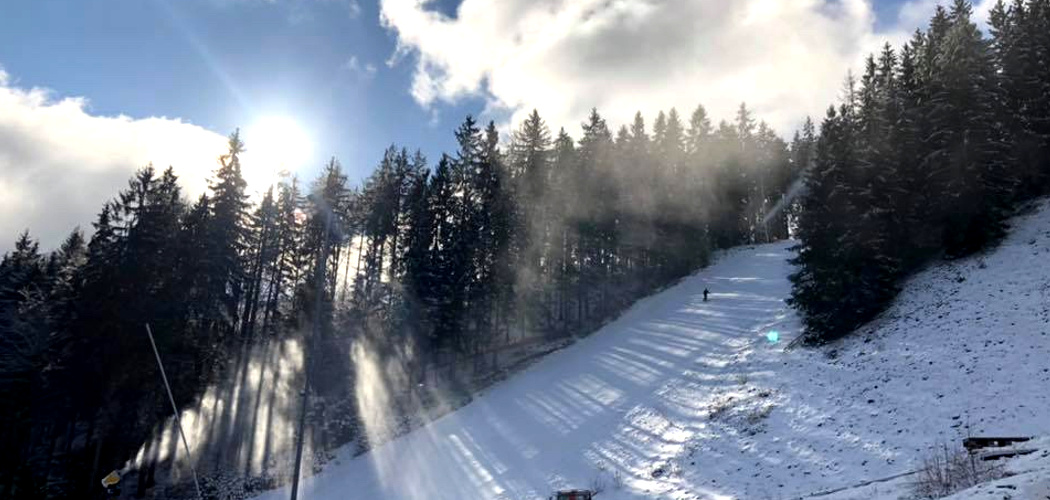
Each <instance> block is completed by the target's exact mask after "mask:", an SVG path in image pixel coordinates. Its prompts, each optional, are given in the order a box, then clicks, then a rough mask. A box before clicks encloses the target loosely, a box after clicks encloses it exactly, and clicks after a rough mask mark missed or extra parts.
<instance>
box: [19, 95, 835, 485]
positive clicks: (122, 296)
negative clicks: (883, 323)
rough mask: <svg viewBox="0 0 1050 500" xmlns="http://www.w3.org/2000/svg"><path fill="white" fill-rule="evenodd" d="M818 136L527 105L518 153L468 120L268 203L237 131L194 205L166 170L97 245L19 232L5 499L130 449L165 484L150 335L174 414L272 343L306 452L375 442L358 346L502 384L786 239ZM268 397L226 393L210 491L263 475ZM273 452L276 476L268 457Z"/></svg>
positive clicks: (109, 213)
mask: <svg viewBox="0 0 1050 500" xmlns="http://www.w3.org/2000/svg"><path fill="white" fill-rule="evenodd" d="M810 129H811V127H810ZM811 136H812V133H811V130H810V133H809V135H806V136H804V137H797V138H796V141H795V143H793V145H791V146H789V145H788V144H787V143H786V142H785V141H783V140H782V139H780V138H779V137H777V135H776V134H775V133H774V132H773V131H772V130H771V129H770V128H769V127H768V126H767V125H765V124H764V123H762V122H759V121H757V120H756V119H755V118H754V116H753V114H752V112H751V111H750V110H749V109H747V107H746V106H744V105H741V106H740V108H739V111H738V113H737V116H736V117H735V119H734V120H732V121H722V122H719V123H718V124H717V125H713V124H712V121H711V119H710V117H708V115H707V113H706V111H705V109H704V108H703V107H702V106H701V107H697V108H696V110H695V111H694V112H692V113H691V115H690V116H689V118H688V120H687V121H684V120H683V118H682V117H680V116H679V114H678V112H677V111H676V110H674V109H671V110H669V111H667V112H662V111H661V112H660V113H659V114H658V115H657V116H656V118H655V120H654V121H653V124H652V126H651V129H648V128H647V127H646V123H645V120H644V119H643V117H642V115H641V114H640V113H638V114H637V115H636V116H635V117H634V120H633V121H632V122H630V123H629V125H626V126H623V127H620V128H618V129H617V130H616V131H615V132H614V131H613V130H612V129H611V128H610V127H609V125H608V124H607V122H606V120H605V119H604V118H603V117H602V116H601V115H599V113H598V112H597V111H596V110H594V111H592V112H591V113H590V115H589V116H588V118H587V119H586V121H585V122H584V123H583V125H582V130H581V134H580V137H579V139H574V138H572V137H571V136H570V135H569V134H568V133H567V132H566V131H565V130H564V129H562V130H559V131H558V132H557V133H552V132H551V130H550V129H549V128H548V126H547V125H546V124H545V122H544V121H543V119H542V118H540V116H539V114H538V113H537V112H535V111H533V112H532V113H531V114H530V115H529V116H528V117H527V118H526V119H525V120H524V121H523V122H522V123H521V124H520V125H519V127H518V128H517V129H516V130H515V131H514V132H513V133H512V134H511V135H510V136H509V137H500V134H499V133H498V132H497V130H496V127H495V125H494V124H493V123H491V122H490V123H488V124H487V125H486V126H481V125H479V124H478V123H477V122H476V121H475V120H474V119H473V118H472V117H467V118H466V120H465V121H464V122H463V123H462V125H460V126H459V127H458V128H457V129H456V130H455V140H456V145H457V148H456V150H455V151H454V152H453V153H451V154H445V155H441V157H440V158H438V159H437V162H436V163H430V162H428V160H427V159H426V158H425V157H424V156H423V155H422V154H421V153H419V152H418V151H417V152H415V153H410V152H409V151H408V150H407V149H404V148H399V147H396V146H391V147H389V148H388V149H386V150H385V152H384V153H383V155H382V158H381V160H380V162H379V164H378V166H377V167H376V168H375V170H374V171H373V172H372V173H371V175H369V176H368V177H367V178H366V179H364V181H363V182H362V183H361V185H360V186H356V187H355V186H352V185H351V183H350V182H349V180H348V178H347V176H346V175H345V173H344V172H343V170H342V167H341V165H340V164H339V163H338V161H336V160H335V159H333V160H331V161H329V162H328V163H327V164H326V165H325V166H324V167H323V169H322V170H321V172H320V174H319V176H318V177H317V178H316V179H315V180H314V181H313V182H312V183H311V184H310V185H309V186H303V185H301V184H300V182H299V181H298V180H297V179H296V178H295V177H285V178H283V180H282V181H281V182H278V183H275V184H274V185H273V186H271V187H269V188H268V189H267V190H266V191H265V193H263V194H262V196H261V199H259V200H258V201H257V202H255V201H252V199H251V198H250V197H249V196H248V194H247V192H248V186H247V185H246V183H245V181H244V177H243V175H242V168H250V166H242V164H241V157H242V156H243V153H244V151H245V150H246V149H245V148H246V145H245V144H244V143H243V142H242V141H241V139H240V136H239V134H238V133H237V132H235V133H233V134H232V135H231V136H230V137H229V141H228V148H227V151H226V152H225V153H223V154H222V155H221V156H219V158H218V166H217V168H216V170H215V171H214V174H213V176H212V179H211V181H210V184H209V189H208V191H207V192H206V193H205V194H203V195H201V196H200V197H198V198H196V199H194V200H188V199H187V198H186V196H185V195H184V193H183V192H182V190H181V188H180V186H179V183H178V179H177V176H176V175H175V172H174V170H173V169H172V168H170V167H169V168H167V169H164V170H162V171H160V170H158V169H156V168H154V167H153V166H152V165H150V166H146V167H144V168H142V169H141V170H139V171H138V172H137V173H135V175H134V176H132V178H131V179H130V180H129V181H128V185H127V187H126V188H125V189H123V190H121V191H120V193H119V194H118V196H117V197H116V198H114V199H113V200H112V201H110V202H107V203H106V204H105V205H104V206H103V207H102V209H101V211H100V212H99V214H98V216H97V218H96V220H95V222H94V224H93V232H92V233H91V234H90V236H88V235H85V234H84V233H83V232H81V231H80V230H75V231H73V233H72V234H71V235H70V236H69V237H68V238H67V239H66V240H65V241H64V242H63V243H62V245H61V246H60V247H59V248H58V249H56V250H54V251H50V252H43V251H41V250H40V248H39V244H38V243H37V242H36V241H34V239H33V238H32V237H31V236H30V234H29V232H28V231H27V232H25V233H23V234H21V235H20V236H19V237H18V239H17V241H16V243H15V247H14V249H13V250H12V251H10V252H8V253H7V254H5V255H4V257H3V260H2V262H0V443H2V444H0V448H2V449H4V450H5V451H6V453H4V454H3V455H2V456H0V494H2V495H3V496H11V497H17V498H59V497H61V498H65V497H70V496H74V497H80V498H92V497H97V496H98V495H99V494H100V493H101V490H100V489H99V487H98V485H97V481H98V479H99V478H101V476H102V475H103V474H104V473H105V472H107V471H109V470H112V469H114V468H120V467H121V466H122V465H123V464H124V463H125V461H127V460H129V459H132V458H134V457H135V455H136V453H139V454H140V455H141V456H140V457H139V458H140V460H138V461H137V462H136V463H137V464H139V467H140V473H139V475H138V479H137V483H136V484H132V485H125V488H133V489H135V490H137V493H140V494H142V493H145V491H146V490H147V489H148V488H149V487H150V486H151V485H152V484H153V482H154V481H155V477H154V471H155V470H156V467H157V466H158V462H159V461H161V459H160V458H158V457H162V456H163V455H162V454H161V453H160V452H159V451H158V449H159V448H160V447H161V446H162V443H161V442H160V440H159V438H156V436H157V435H158V434H159V431H160V429H161V428H162V427H163V426H164V425H165V422H166V421H167V419H168V418H169V417H170V406H169V405H168V403H167V399H166V394H165V393H164V388H163V386H162V385H161V384H160V379H159V373H158V371H157V367H156V365H155V361H154V359H153V357H152V352H151V351H150V347H149V344H148V340H147V338H146V336H145V330H144V328H145V326H144V325H145V324H146V323H147V322H148V323H149V324H150V325H151V326H152V329H153V332H154V334H155V335H156V338H157V346H158V349H159V351H160V352H161V353H162V355H163V357H164V361H165V364H166V365H168V366H169V367H171V368H170V369H169V373H168V375H169V379H170V381H171V385H172V389H173V392H174V397H175V400H176V403H177V404H178V405H179V406H180V407H181V408H194V407H199V406H200V405H202V404H203V403H202V394H204V392H205V391H206V390H207V389H208V387H211V386H214V385H215V384H217V383H219V382H221V381H229V380H240V381H241V385H244V383H243V382H244V381H245V380H247V379H248V378H249V363H248V361H247V358H248V353H250V352H253V350H255V349H258V348H259V346H266V345H271V344H276V343H278V342H280V341H282V340H287V339H293V340H297V341H300V342H301V345H303V346H304V348H303V349H304V351H305V353H306V354H305V356H306V358H307V359H308V362H307V364H306V370H308V371H309V377H310V379H311V381H312V382H311V397H312V399H311V401H312V403H311V406H310V412H311V413H310V414H311V418H312V420H311V425H313V426H316V427H318V428H322V431H320V432H314V433H313V434H312V439H313V440H314V441H315V443H314V446H315V447H317V448H320V449H328V448H333V447H335V446H337V445H340V444H343V443H345V442H347V441H349V440H352V439H361V436H360V435H361V432H362V431H361V429H360V422H358V420H359V418H358V416H356V415H353V413H354V412H355V411H356V408H355V406H354V405H353V404H345V403H346V402H347V401H351V402H352V401H353V398H354V395H353V394H352V393H353V390H354V384H353V383H352V382H351V380H352V379H353V377H354V376H355V367H354V366H352V365H353V361H352V359H353V358H352V356H351V355H350V347H349V346H350V345H352V344H353V343H354V342H359V341H362V340H365V339H367V340H368V342H369V344H368V345H369V346H370V348H371V349H373V350H375V351H376V355H377V356H380V357H385V358H389V359H394V358H397V357H399V356H405V353H411V363H410V366H411V369H410V370H409V373H410V374H409V376H410V377H411V378H412V380H413V382H417V381H427V380H432V379H434V378H435V377H438V378H446V379H448V378H456V377H460V376H462V374H463V373H465V372H466V373H471V372H472V373H484V372H492V371H494V370H498V369H499V368H500V367H499V360H498V358H497V357H496V356H495V355H494V353H496V352H497V351H498V350H499V349H500V348H503V347H506V346H508V345H513V344H514V343H516V342H521V341H522V340H525V339H541V340H553V339H559V338H566V337H571V336H574V335H580V334H584V333H587V332H589V331H592V330H594V329H595V328H597V327H598V326H600V325H601V324H602V323H603V322H605V321H607V320H608V319H610V318H612V317H613V316H615V315H616V314H618V313H619V312H620V311H622V310H623V309H624V308H625V307H627V306H628V305H629V304H630V303H631V302H632V301H634V300H636V299H637V298H639V297H642V296H644V295H646V294H649V293H651V292H652V291H654V290H656V289H658V288H660V287H663V286H666V285H668V284H669V283H672V282H673V281H674V280H676V279H678V278H680V277H683V276H685V275H687V274H688V273H690V272H692V271H694V270H695V269H697V268H698V267H701V266H704V265H706V264H707V263H708V261H709V259H710V255H711V252H712V251H713V250H716V249H720V248H727V247H730V246H734V245H739V244H745V243H759V242H767V241H773V240H777V239H782V238H785V237H786V236H787V235H788V225H789V224H788V222H789V217H788V211H784V210H772V209H773V208H774V206H777V205H783V204H784V201H785V200H784V195H785V193H786V192H787V190H788V188H789V186H790V185H791V184H792V182H793V181H794V180H795V178H796V177H797V176H798V175H799V168H800V165H803V164H805V162H806V161H807V160H806V159H805V158H802V157H800V156H799V155H800V154H808V153H807V151H808V149H807V148H802V147H800V144H808V142H806V141H810V142H812V141H814V139H813V138H812V137H811ZM439 367H440V368H441V369H440V370H438V368H439ZM302 376H304V374H299V375H297V377H300V378H296V379H295V381H294V382H293V383H292V385H293V386H297V387H301V385H296V384H300V382H301V377H302ZM259 380H262V379H261V378H260V379H259ZM260 383H261V382H260ZM413 386H414V384H409V385H408V387H413ZM273 390H276V389H273ZM261 398H262V396H261V395H259V394H254V395H253V393H252V392H251V391H247V390H245V391H237V392H236V393H233V392H231V393H228V394H226V395H225V396H223V397H222V398H220V399H223V404H225V405H234V406H237V407H243V408H253V407H254V410H253V411H254V414H253V416H252V417H250V418H249V419H247V420H244V421H234V419H233V417H230V416H228V414H227V416H225V417H223V419H217V420H216V421H214V422H211V423H210V424H209V425H210V428H209V429H208V431H207V432H206V433H204V434H203V435H202V436H201V437H200V438H201V439H206V440H207V441H208V442H207V446H208V447H207V449H208V451H207V452H206V453H205V452H198V455H197V456H195V459H196V460H197V462H198V463H199V464H200V467H201V468H202V470H203V472H204V474H205V475H207V474H208V470H209V467H211V468H214V469H222V468H226V469H230V468H232V467H233V466H234V465H238V466H240V467H243V469H244V475H245V476H250V475H251V472H250V471H251V467H250V463H249V465H248V466H245V465H244V464H240V463H239V464H234V463H233V462H234V461H236V460H237V459H238V457H240V459H241V460H243V456H241V455H238V454H239V453H242V452H241V451H237V450H239V448H238V447H237V446H238V444H237V443H239V442H242V441H245V440H250V438H246V436H252V435H255V434H256V432H255V429H253V428H247V429H246V428H245V427H246V426H248V427H254V426H255V425H257V422H261V421H262V420H266V421H270V419H269V418H266V419H260V418H258V416H259V413H260V412H266V411H267V408H261V404H260V403H261V401H263V399H261ZM235 401H236V404H234V402H235ZM269 401H271V403H270V404H272V398H271V399H270V400H269ZM317 405H320V406H322V407H324V408H320V409H318V408H317ZM326 405H327V406H326ZM325 406H326V407H325ZM270 412H271V413H272V412H273V410H272V409H270ZM325 412H328V414H333V413H340V414H341V417H342V418H339V419H323V418H321V417H319V416H318V415H323V414H325ZM347 414H349V415H347ZM333 422H337V423H333ZM267 434H269V433H267ZM143 443H147V445H145V447H144V446H143ZM251 445H252V446H256V445H255V443H251ZM164 446H169V447H171V448H172V449H174V447H175V446H177V444H176V441H174V440H171V442H169V443H165V444H164ZM259 446H262V447H264V448H265V451H264V452H263V457H262V459H261V461H262V462H263V463H269V462H270V460H269V458H268V455H269V454H270V453H271V442H270V441H269V439H267V440H266V441H265V442H264V443H262V444H260V445H259ZM255 451H258V450H255ZM255 451H251V452H249V453H248V454H247V455H248V456H249V457H250V456H252V453H255ZM248 460H249V462H250V461H251V458H249V459H248ZM244 479H245V481H247V479H248V478H247V477H245V478H244ZM270 486H272V485H270Z"/></svg>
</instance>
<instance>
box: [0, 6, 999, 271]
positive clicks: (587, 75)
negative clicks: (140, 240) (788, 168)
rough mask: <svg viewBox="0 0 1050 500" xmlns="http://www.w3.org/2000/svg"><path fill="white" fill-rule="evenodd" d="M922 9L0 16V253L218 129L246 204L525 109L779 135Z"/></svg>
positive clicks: (200, 153) (504, 121) (211, 161)
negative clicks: (282, 175) (232, 139)
mask: <svg viewBox="0 0 1050 500" xmlns="http://www.w3.org/2000/svg"><path fill="white" fill-rule="evenodd" d="M935 3H936V0H888V1H880V0H874V1H872V0H734V1H732V2H728V1H725V0H430V1H427V0H94V1H83V0H4V1H3V2H2V3H0V251H4V250H7V249H9V248H10V246H11V244H12V243H13V241H14V240H15V238H16V236H17V234H18V233H19V232H21V231H22V230H24V229H27V228H28V229H30V231H31V234H32V235H34V236H35V237H37V238H39V239H40V241H41V245H42V247H43V248H44V249H49V248H53V247H55V246H56V245H57V244H58V243H59V242H60V241H61V240H62V238H64V236H65V235H66V234H68V233H69V231H70V230H72V229H73V227H75V226H80V227H81V228H83V229H85V230H88V231H89V230H90V223H91V221H92V220H93V219H94V218H95V215H96V214H97V212H98V211H99V209H100V208H101V205H102V203H103V202H104V201H105V200H107V199H111V198H112V197H114V196H115V195H116V194H117V192H118V191H119V190H120V189H121V188H122V187H124V186H125V185H126V181H127V178H128V177H129V176H130V175H131V174H132V173H133V172H134V171H135V169H137V168H139V167H142V166H144V165H146V164H147V163H150V162H152V163H153V164H154V165H156V166H158V167H165V166H168V165H171V166H173V167H174V168H175V170H176V172H177V173H178V174H179V175H180V178H181V179H182V180H183V186H184V191H185V192H186V194H187V196H190V197H193V196H196V195H199V194H200V193H201V192H203V190H204V189H205V187H206V185H207V179H208V177H209V175H210V174H211V173H212V171H213V170H214V168H215V166H216V157H217V156H218V155H219V154H220V153H222V152H223V150H224V147H225V146H224V141H225V138H226V136H228V135H229V134H230V133H231V132H232V131H234V130H235V129H238V128H240V129H241V130H242V136H243V138H244V140H245V142H246V145H247V149H248V155H247V156H246V158H245V170H246V173H245V175H246V177H247V178H248V180H249V184H250V189H253V190H256V191H258V190H262V189H264V188H265V186H266V185H268V184H269V182H271V181H272V180H273V179H274V178H275V173H276V172H277V171H279V170H288V171H290V172H293V173H295V174H297V175H299V176H300V177H302V178H304V179H306V180H307V181H309V180H310V179H311V178H312V177H313V176H314V175H316V173H317V172H318V170H319V169H320V166H321V165H322V164H323V163H324V162H325V160H327V159H328V158H332V157H335V158H336V159H338V160H339V161H340V163H341V164H342V165H343V168H344V170H346V171H347V173H348V175H349V177H350V178H351V180H352V181H354V182H355V183H356V182H359V181H360V180H361V179H362V178H363V177H365V176H367V175H368V173H369V172H370V171H371V170H372V169H373V168H374V166H375V165H376V164H377V163H378V161H379V159H380V156H381V154H382V151H383V149H384V148H385V147H386V146H388V145H390V144H397V145H398V146H403V147H407V148H409V149H416V148H419V149H421V150H422V151H423V153H424V154H426V155H427V156H428V158H430V159H431V160H436V159H437V157H438V156H439V155H440V154H441V152H443V151H448V152H451V151H452V150H453V149H454V143H453V142H454V141H453V137H452V130H453V129H455V127H456V126H457V125H458V124H459V123H461V122H462V120H463V118H464V117H465V116H466V115H467V114H473V115H475V116H477V117H479V118H480V119H481V120H483V121H488V120H493V121H495V122H496V123H497V124H498V125H499V126H500V127H501V130H509V129H511V128H512V127H513V126H514V125H515V124H516V123H517V122H518V120H520V118H522V117H523V116H524V114H526V113H527V112H529V111H530V110H531V109H533V108H537V109H538V110H539V111H540V114H541V116H543V117H544V118H545V119H546V121H547V122H548V124H549V125H550V126H551V128H552V129H553V130H557V129H558V128H559V127H565V128H566V130H567V131H569V133H570V134H573V135H575V136H578V135H579V128H580V123H581V122H582V121H583V119H584V118H585V117H586V114H587V112H588V111H589V110H590V109H591V108H592V107H597V108H598V110H599V111H600V112H601V113H602V114H603V115H604V116H606V117H607V119H608V120H609V122H610V124H611V125H613V126H618V125H619V124H621V123H625V122H627V121H628V120H629V119H630V118H631V117H632V116H633V114H634V112H635V111H639V110H640V111H642V113H643V114H644V115H646V117H647V120H648V121H650V122H651V120H652V118H653V116H654V115H655V113H656V112H657V111H658V110H660V109H668V108H670V107H677V109H678V110H679V112H680V113H681V114H683V115H685V116H688V114H689V113H690V112H691V111H692V109H693V108H695V107H696V105H697V104H703V105H704V106H705V107H707V109H708V110H709V112H711V113H712V114H713V115H714V117H715V118H716V119H721V118H726V119H729V118H731V117H732V113H733V111H734V110H735V108H736V107H737V106H738V105H739V103H740V102H742V101H746V102H747V103H748V105H749V107H751V108H752V109H753V110H754V111H755V112H756V114H757V115H758V117H759V118H761V119H764V120H766V121H767V122H769V124H770V125H771V126H773V127H774V129H775V130H777V131H778V132H780V133H781V134H784V135H789V134H791V133H792V132H793V131H794V130H795V128H796V127H798V125H799V124H800V123H801V121H802V119H803V118H804V117H805V116H807V115H814V116H817V117H819V116H820V115H821V114H823V110H824V109H826V107H827V106H828V105H829V104H830V103H832V102H833V101H834V100H835V99H836V98H837V96H838V93H839V89H840V88H841V82H842V80H843V78H844V77H845V75H846V72H847V70H848V69H850V68H851V67H854V68H855V67H859V63H860V62H861V60H862V58H863V56H864V54H866V53H867V52H870V51H873V50H876V49H877V48H878V47H879V46H880V45H881V44H883V43H885V42H887V41H889V42H891V43H894V44H899V43H900V42H902V41H903V40H905V39H906V37H907V36H908V34H910V33H911V32H912V31H914V29H915V28H917V27H920V26H923V25H924V24H925V22H926V19H927V18H928V16H929V13H930V12H932V9H933V5H934V4H935ZM977 3H978V6H977V9H976V10H977V12H978V16H982V15H984V14H983V13H984V12H986V11H987V8H988V7H989V6H990V5H991V2H990V1H989V0H981V1H979V2H977Z"/></svg>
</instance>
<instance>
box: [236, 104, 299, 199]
mask: <svg viewBox="0 0 1050 500" xmlns="http://www.w3.org/2000/svg"><path fill="white" fill-rule="evenodd" d="M244 144H245V147H246V148H247V150H248V151H247V152H246V153H245V155H244V171H243V175H244V178H245V180H246V181H248V189H249V190H253V191H262V190H265V189H266V187H267V186H268V185H270V184H271V183H273V182H275V181H276V180H277V178H278V176H279V175H280V174H281V172H282V171H286V172H296V171H297V170H299V169H300V168H302V167H303V166H304V164H305V163H306V162H307V161H308V160H309V158H310V149H311V141H310V137H309V135H308V134H307V133H306V131H305V130H304V129H303V128H302V127H301V126H299V124H298V123H297V122H296V121H295V120H294V119H292V118H289V117H287V116H267V117H264V118H261V119H259V120H258V121H257V122H255V123H254V124H253V125H252V126H251V127H249V128H247V129H245V131H244Z"/></svg>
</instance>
